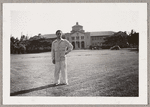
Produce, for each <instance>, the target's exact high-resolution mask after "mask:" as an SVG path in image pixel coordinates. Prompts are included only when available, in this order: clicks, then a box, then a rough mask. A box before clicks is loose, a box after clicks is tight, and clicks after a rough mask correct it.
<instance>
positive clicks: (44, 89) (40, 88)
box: [10, 49, 139, 97]
mask: <svg viewBox="0 0 150 107" xmlns="http://www.w3.org/2000/svg"><path fill="white" fill-rule="evenodd" d="M51 62H52V61H51V52H46V53H37V54H20V55H11V71H10V72H11V82H10V85H11V87H10V88H11V89H10V92H11V93H10V95H11V96H91V97H92V96H116V97H118V96H121V97H125V96H128V97H130V96H131V97H137V96H138V91H139V90H138V78H139V75H138V74H139V72H138V52H136V51H130V50H128V49H122V50H73V51H72V52H71V53H69V54H68V55H67V72H68V79H69V85H59V86H54V85H53V80H54V77H53V74H54V65H53V64H52V63H51Z"/></svg>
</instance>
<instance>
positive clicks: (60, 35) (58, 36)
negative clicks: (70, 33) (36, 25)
mask: <svg viewBox="0 0 150 107" xmlns="http://www.w3.org/2000/svg"><path fill="white" fill-rule="evenodd" d="M56 36H57V38H58V39H60V38H61V37H62V31H61V30H57V31H56Z"/></svg>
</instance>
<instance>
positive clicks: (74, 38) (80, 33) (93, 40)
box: [42, 22, 115, 49]
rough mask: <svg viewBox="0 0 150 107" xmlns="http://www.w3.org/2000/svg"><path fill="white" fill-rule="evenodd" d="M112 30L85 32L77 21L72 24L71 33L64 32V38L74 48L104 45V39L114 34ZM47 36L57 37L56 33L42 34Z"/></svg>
mask: <svg viewBox="0 0 150 107" xmlns="http://www.w3.org/2000/svg"><path fill="white" fill-rule="evenodd" d="M114 33H115V32H112V31H101V32H85V31H84V30H83V26H81V25H79V24H78V22H76V25H74V26H72V30H71V32H70V33H65V34H63V38H65V39H67V40H68V41H69V42H71V43H72V45H73V47H74V49H87V48H89V47H90V46H102V43H103V42H104V41H105V40H104V39H105V38H106V37H107V36H111V35H113V34H114ZM42 36H43V37H46V38H56V35H55V34H47V35H42Z"/></svg>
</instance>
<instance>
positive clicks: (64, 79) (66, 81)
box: [61, 61, 68, 84]
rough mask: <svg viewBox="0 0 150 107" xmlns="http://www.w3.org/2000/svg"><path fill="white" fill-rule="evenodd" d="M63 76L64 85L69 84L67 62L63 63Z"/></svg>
mask: <svg viewBox="0 0 150 107" xmlns="http://www.w3.org/2000/svg"><path fill="white" fill-rule="evenodd" d="M61 75H62V80H63V83H65V84H68V77H67V65H66V61H61Z"/></svg>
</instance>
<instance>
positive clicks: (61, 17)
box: [7, 3, 141, 38]
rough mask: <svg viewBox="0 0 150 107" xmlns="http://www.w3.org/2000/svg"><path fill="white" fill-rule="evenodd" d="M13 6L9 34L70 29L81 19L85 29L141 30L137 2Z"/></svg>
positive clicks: (18, 35)
mask: <svg viewBox="0 0 150 107" xmlns="http://www.w3.org/2000/svg"><path fill="white" fill-rule="evenodd" d="M7 5H8V7H9V9H10V29H11V30H10V33H11V34H10V35H12V36H14V37H19V38H20V36H21V34H23V35H28V36H29V37H31V36H35V35H38V34H39V33H41V34H54V33H55V32H56V30H58V29H60V30H62V31H63V33H69V32H70V31H71V30H72V26H74V25H75V24H76V22H78V23H79V25H82V26H83V30H85V32H94V31H115V32H117V31H127V32H130V31H131V29H134V30H135V31H137V32H138V30H139V11H140V9H141V5H139V4H138V3H14V4H7Z"/></svg>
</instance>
